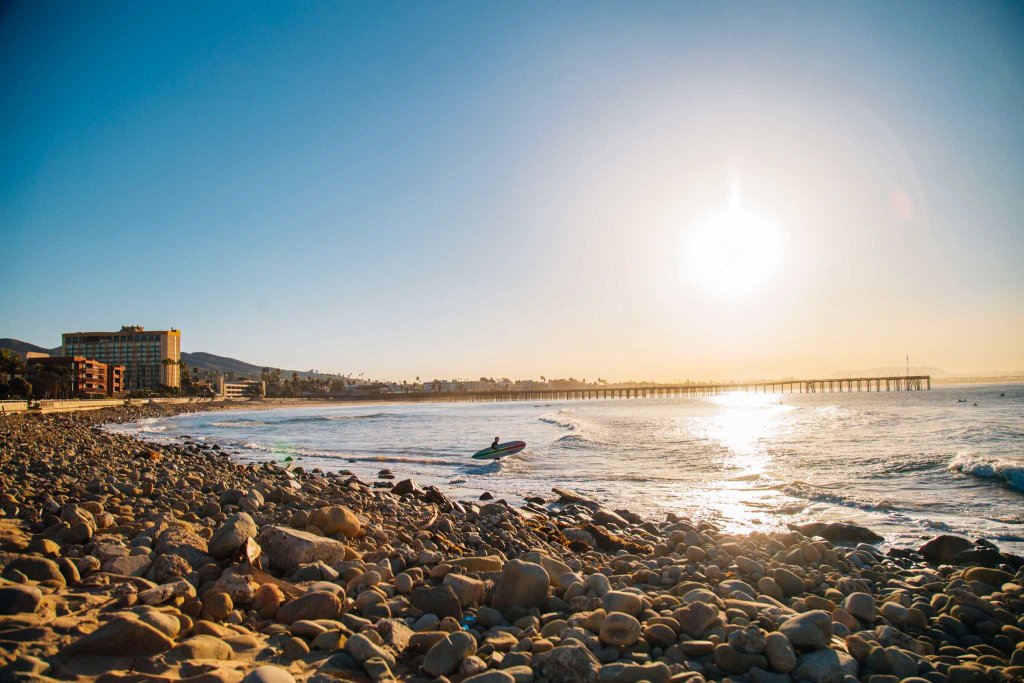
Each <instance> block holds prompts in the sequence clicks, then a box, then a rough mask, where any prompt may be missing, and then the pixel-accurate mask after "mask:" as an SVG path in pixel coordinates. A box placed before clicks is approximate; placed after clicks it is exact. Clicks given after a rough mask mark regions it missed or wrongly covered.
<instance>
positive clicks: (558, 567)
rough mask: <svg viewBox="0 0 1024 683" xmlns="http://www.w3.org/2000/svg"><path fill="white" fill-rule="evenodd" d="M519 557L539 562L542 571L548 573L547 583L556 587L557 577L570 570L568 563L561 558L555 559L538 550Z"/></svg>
mask: <svg viewBox="0 0 1024 683" xmlns="http://www.w3.org/2000/svg"><path fill="white" fill-rule="evenodd" d="M519 559H520V560H523V561H524V562H533V563H534V564H539V565H540V566H542V567H544V571H546V572H547V573H548V583H549V584H550V585H551V586H552V587H557V586H558V585H559V584H558V578H559V577H560V576H562V575H564V574H568V573H570V572H572V570H571V569H569V565H567V564H565V563H564V562H562V561H561V560H556V559H555V558H553V557H551V556H550V555H546V554H544V553H541V552H538V551H533V552H529V553H526V554H525V555H522V556H520V558H519Z"/></svg>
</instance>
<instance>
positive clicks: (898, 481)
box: [108, 384, 1024, 554]
mask: <svg viewBox="0 0 1024 683" xmlns="http://www.w3.org/2000/svg"><path fill="white" fill-rule="evenodd" d="M108 428H109V429H110V430H112V431H118V432H122V433H128V434H132V435H135V436H138V437H141V438H145V439H153V440H157V441H163V442H169V441H171V442H173V441H180V440H181V437H182V436H183V435H188V436H190V437H191V438H192V439H194V440H197V441H205V442H209V443H217V444H219V445H220V446H221V447H222V448H224V449H225V450H226V451H227V452H229V453H231V454H232V456H233V457H235V458H236V459H237V460H239V461H242V462H254V461H260V462H261V461H271V460H272V461H282V460H285V459H287V458H292V459H293V460H294V461H295V463H296V464H300V465H303V466H305V467H306V468H307V469H312V468H317V467H319V468H321V469H323V470H329V471H341V470H347V471H350V472H352V473H354V474H356V475H358V476H359V477H360V478H361V479H363V480H364V481H367V482H372V481H376V480H377V477H378V473H379V472H380V470H382V469H388V470H391V471H392V472H393V473H394V475H395V476H396V477H397V479H396V480H398V479H402V478H406V477H412V478H414V479H416V480H417V481H419V482H420V483H421V484H430V483H433V484H438V485H439V486H441V487H442V488H444V489H445V490H446V491H448V492H449V494H450V495H453V497H458V498H462V499H468V498H471V497H472V498H475V497H477V496H479V494H480V493H481V492H482V491H489V492H491V493H492V494H493V495H494V496H495V497H496V498H502V497H505V498H506V499H508V500H510V501H518V500H521V499H522V498H523V497H525V496H531V495H539V496H542V497H546V498H549V499H550V498H551V497H552V496H551V489H552V487H565V488H571V489H574V490H577V491H580V492H583V493H585V494H588V495H591V496H594V497H596V498H598V499H600V500H602V501H603V502H605V503H607V504H608V505H609V506H611V507H616V508H622V507H625V508H628V509H630V510H632V511H633V512H636V513H638V514H641V515H644V516H647V517H650V518H652V519H654V518H661V517H663V516H664V515H665V514H666V513H668V512H674V513H677V514H681V515H688V516H691V517H693V518H710V519H713V520H715V521H716V522H718V523H719V524H720V525H722V527H723V528H724V529H726V530H729V531H733V532H740V533H742V532H748V531H753V530H770V529H776V528H780V527H784V526H785V524H786V523H796V522H805V521H851V522H855V523H858V524H863V525H866V526H868V527H870V528H872V529H873V530H875V531H876V532H878V533H880V534H882V535H883V536H884V537H885V538H886V542H887V544H894V545H899V546H915V547H916V546H917V545H919V544H920V543H921V542H922V541H923V540H924V539H927V538H930V537H931V536H934V535H935V534H938V533H955V534H961V535H965V536H969V537H972V538H973V537H984V538H987V539H989V540H990V541H992V542H994V543H996V544H997V545H998V546H999V547H1000V548H1001V549H1003V550H1004V551H1007V552H1014V553H1018V554H1024V506H1022V503H1024V384H1009V385H1007V384H1000V385H977V386H952V387H938V388H934V389H932V390H931V391H917V392H881V393H828V394H756V395H755V394H747V393H733V394H725V395H720V396H712V397H704V398H696V397H690V398H652V399H633V400H626V399H621V400H590V401H558V402H551V403H537V402H530V403H525V402H519V403H415V404H399V403H388V404H376V405H360V406H346V405H338V406H328V407H313V408H282V409H272V410H231V411H225V412H207V413H195V414H189V415H179V416H175V417H170V418H153V419H147V420H143V421H142V422H139V423H134V424H125V425H109V426H108ZM495 436H499V437H500V438H501V440H502V441H511V440H523V441H525V442H526V443H527V444H528V445H527V448H526V450H525V451H523V452H522V453H521V454H519V455H515V456H512V457H509V458H506V459H504V460H502V461H501V462H485V463H483V464H481V463H480V462H478V461H473V460H470V459H469V456H470V455H471V454H472V453H473V452H475V451H477V450H479V449H482V448H485V447H487V446H489V445H490V443H491V441H492V440H493V438H494V437H495Z"/></svg>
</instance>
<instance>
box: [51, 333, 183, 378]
mask: <svg viewBox="0 0 1024 683" xmlns="http://www.w3.org/2000/svg"><path fill="white" fill-rule="evenodd" d="M62 346H63V350H64V351H63V352H64V355H66V356H85V357H87V358H95V359H96V360H99V361H102V362H104V363H111V364H114V365H123V366H124V368H125V370H124V385H125V389H126V390H127V391H135V390H138V389H156V388H158V387H160V386H161V385H163V386H168V387H175V388H177V387H180V386H181V365H180V364H179V363H180V361H181V331H180V330H175V329H174V328H171V329H170V330H157V331H154V330H150V331H148V332H147V331H146V330H144V329H142V327H139V326H138V325H128V326H125V327H122V328H121V331H120V332H65V333H64V334H63V335H62Z"/></svg>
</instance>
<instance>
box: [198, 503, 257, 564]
mask: <svg viewBox="0 0 1024 683" xmlns="http://www.w3.org/2000/svg"><path fill="white" fill-rule="evenodd" d="M257 533H259V529H258V528H257V527H256V522H255V521H253V518H252V517H251V516H250V515H249V513H247V512H239V513H238V514H235V515H231V516H230V517H228V518H227V519H226V520H225V521H224V523H223V524H221V525H220V526H219V527H217V530H216V531H214V532H213V536H211V537H210V541H209V543H208V546H209V552H210V555H212V556H213V558H214V559H215V560H226V559H227V558H229V557H231V556H232V555H233V554H234V553H235V551H236V550H238V549H239V548H241V547H242V544H243V543H245V542H246V541H247V540H248V539H250V538H255V537H256V534H257Z"/></svg>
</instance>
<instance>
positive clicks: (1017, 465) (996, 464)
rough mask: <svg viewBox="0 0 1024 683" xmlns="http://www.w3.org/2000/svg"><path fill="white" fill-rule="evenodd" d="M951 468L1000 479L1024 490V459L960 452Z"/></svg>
mask: <svg viewBox="0 0 1024 683" xmlns="http://www.w3.org/2000/svg"><path fill="white" fill-rule="evenodd" d="M949 469H950V470H951V471H953V472H961V473H962V474H969V475H971V476H974V477H980V478H982V479H999V480H1001V481H1003V482H1004V483H1006V484H1007V485H1009V486H1010V487H1011V488H1013V489H1016V490H1017V491H1024V461H1020V460H998V459H996V458H988V457H985V456H982V455H977V454H974V453H968V452H960V453H957V455H956V457H955V458H953V459H952V460H951V461H950V463H949Z"/></svg>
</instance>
